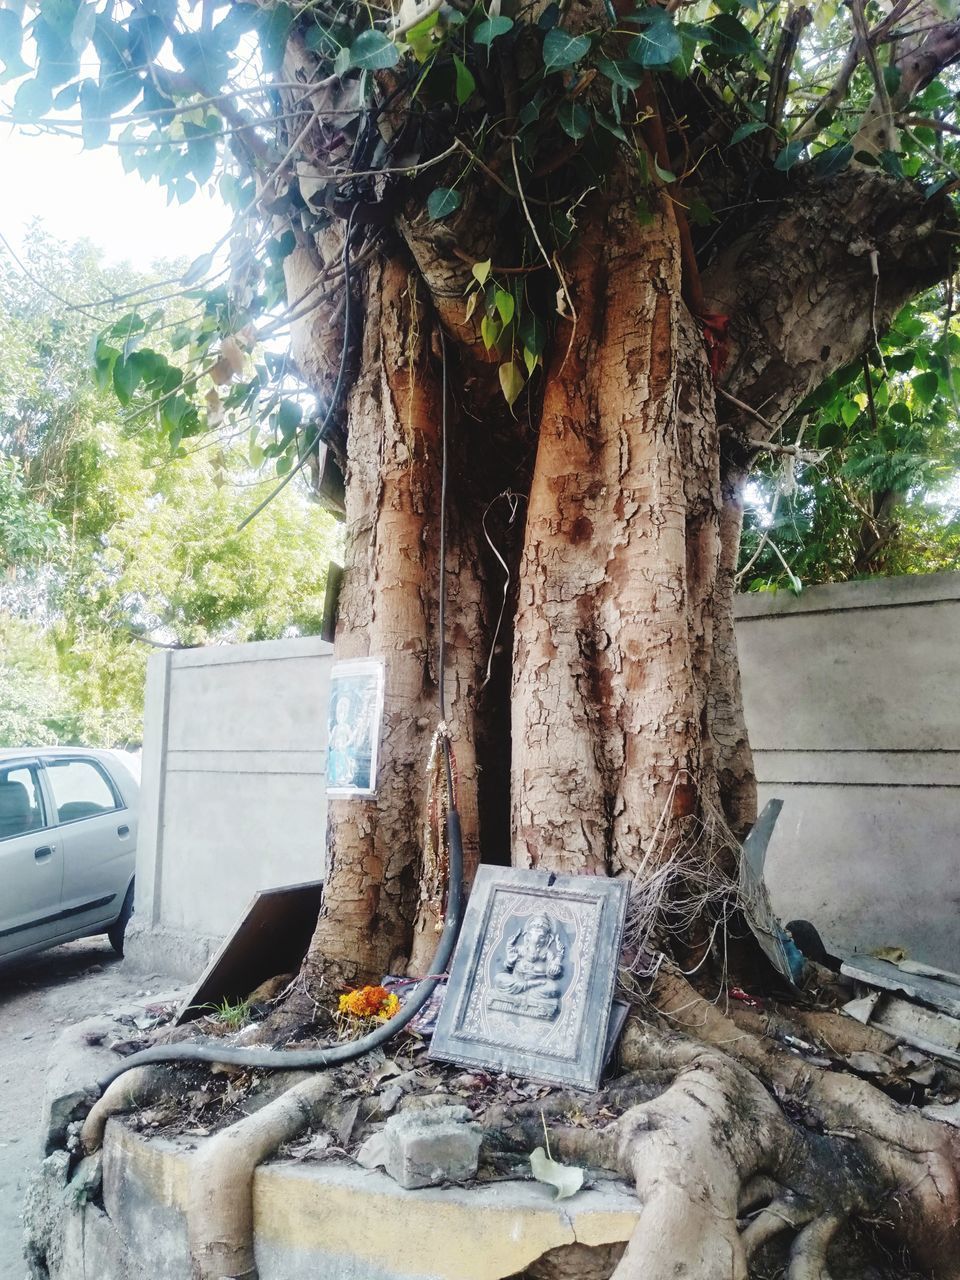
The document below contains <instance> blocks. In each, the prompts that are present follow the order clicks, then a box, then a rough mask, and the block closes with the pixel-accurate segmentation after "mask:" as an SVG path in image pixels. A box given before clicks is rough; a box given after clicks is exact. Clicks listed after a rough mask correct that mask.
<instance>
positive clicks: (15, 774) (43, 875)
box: [0, 759, 63, 956]
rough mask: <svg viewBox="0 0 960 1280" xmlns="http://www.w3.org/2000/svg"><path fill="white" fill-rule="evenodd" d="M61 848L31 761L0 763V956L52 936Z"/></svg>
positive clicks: (55, 924)
mask: <svg viewBox="0 0 960 1280" xmlns="http://www.w3.org/2000/svg"><path fill="white" fill-rule="evenodd" d="M62 883H63V851H62V848H61V845H60V841H59V839H58V837H57V832H56V829H55V827H54V824H53V818H52V815H51V813H50V811H49V803H48V802H47V800H46V797H45V795H44V791H43V787H42V786H41V783H40V765H39V762H38V761H36V760H29V759H28V760H18V761H15V762H10V761H5V762H4V763H3V764H0V956H4V955H12V954H14V953H15V952H17V951H25V950H29V949H30V948H32V947H35V946H38V945H42V944H43V943H45V942H46V941H47V940H48V939H49V938H51V937H55V936H56V933H57V930H58V928H59V927H60V926H59V923H58V920H59V913H60V892H61V889H62Z"/></svg>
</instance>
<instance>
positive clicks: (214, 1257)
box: [187, 1072, 332, 1280]
mask: <svg viewBox="0 0 960 1280" xmlns="http://www.w3.org/2000/svg"><path fill="white" fill-rule="evenodd" d="M331 1088H332V1082H331V1079H330V1076H329V1073H326V1072H318V1073H317V1074H315V1075H312V1076H309V1077H308V1078H307V1079H306V1080H302V1081H301V1082H300V1083H299V1084H296V1085H294V1086H293V1088H291V1089H288V1090H287V1091H286V1093H282V1094H281V1095H280V1097H279V1098H276V1099H275V1100H274V1101H273V1102H271V1103H269V1104H268V1105H267V1106H265V1107H263V1108H262V1109H261V1110H260V1111H255V1112H254V1113H253V1115H250V1116H245V1117H244V1119H243V1120H240V1121H238V1122H237V1123H236V1124H233V1125H231V1126H230V1128H229V1129H224V1130H222V1132H220V1133H218V1134H217V1135H216V1137H214V1138H211V1139H210V1141H209V1142H207V1143H206V1144H205V1145H204V1146H203V1147H202V1148H201V1149H200V1151H199V1152H198V1153H197V1155H196V1156H195V1157H194V1160H193V1163H192V1165H191V1170H190V1202H189V1209H188V1211H187V1234H188V1238H189V1242H190V1257H191V1260H192V1265H193V1274H194V1276H195V1277H196V1280H224V1278H225V1277H232V1278H233V1280H256V1275H257V1265H256V1259H255V1257H254V1250H253V1176H254V1173H255V1172H256V1169H257V1166H258V1165H259V1164H262V1162H263V1161H264V1160H266V1159H268V1158H269V1157H270V1156H272V1155H275V1154H276V1152H277V1150H278V1148H279V1147H280V1146H281V1145H282V1144H283V1143H284V1142H289V1141H291V1139H293V1138H295V1137H297V1135H298V1134H300V1133H302V1132H303V1131H304V1129H306V1128H307V1126H308V1125H309V1124H310V1123H311V1121H312V1120H313V1119H314V1118H315V1116H316V1112H317V1107H318V1104H319V1103H320V1102H321V1101H322V1100H323V1099H324V1098H325V1097H326V1096H327V1094H328V1093H329V1092H330V1090H331Z"/></svg>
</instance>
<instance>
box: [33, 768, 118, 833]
mask: <svg viewBox="0 0 960 1280" xmlns="http://www.w3.org/2000/svg"><path fill="white" fill-rule="evenodd" d="M46 770H47V777H48V778H49V779H50V786H51V787H52V789H53V798H54V800H55V801H56V802H57V812H58V813H59V815H60V821H61V822H76V821H77V820H78V819H79V818H93V817H95V816H96V815H97V814H98V813H109V812H110V811H111V810H112V809H116V808H117V797H116V795H115V794H114V790H113V787H112V786H111V784H110V783H109V782H108V781H107V777H106V774H104V772H103V770H102V769H101V768H100V766H99V765H96V764H94V762H93V761H92V760H47V761H46Z"/></svg>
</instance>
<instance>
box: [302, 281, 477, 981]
mask: <svg viewBox="0 0 960 1280" xmlns="http://www.w3.org/2000/svg"><path fill="white" fill-rule="evenodd" d="M430 334H431V325H430V320H429V312H428V310H427V309H426V308H425V307H424V306H423V305H422V302H421V300H420V296H419V285H418V279H417V276H416V274H414V273H413V272H411V270H410V268H409V266H408V264H407V263H406V262H405V261H404V259H403V258H402V257H400V256H397V257H394V258H390V259H389V260H387V261H385V262H384V263H383V265H382V266H380V267H377V268H374V269H373V270H371V271H370V273H369V277H368V283H367V288H366V315H365V325H364V341H363V355H362V367H361V372H360V376H359V377H358V379H357V382H356V384H355V386H354V388H353V391H352V393H351V396H350V402H349V415H348V416H349V433H348V441H349V459H348V468H347V477H346V479H347V486H346V493H347V501H346V505H347V561H346V565H345V577H344V584H343V588H342V592H341V597H340V616H339V623H338V628H337V637H336V645H335V655H334V656H335V659H336V660H341V659H350V658H361V657H374V658H382V659H383V660H384V664H385V669H386V680H385V698H384V717H383V735H382V740H381V754H380V766H379V777H378V788H377V794H376V796H375V798H373V799H370V800H363V799H335V798H331V800H330V816H329V843H328V850H327V872H326V886H325V891H324V905H323V910H322V912H321V917H320V921H319V923H318V925H317V930H316V934H315V937H314V940H313V944H312V946H311V949H310V956H309V957H308V962H307V970H306V973H307V977H308V981H309V983H310V985H311V986H313V987H315V988H317V987H318V986H319V983H320V980H321V978H322V977H323V976H324V975H328V976H331V977H336V978H337V979H339V980H344V979H346V980H355V979H357V978H360V977H364V978H370V977H379V975H380V974H382V973H386V972H390V971H397V970H398V969H399V970H402V969H403V968H404V966H405V965H406V963H407V961H408V960H409V958H410V954H411V946H412V940H413V934H414V928H415V924H417V923H419V925H420V929H419V932H421V933H423V932H428V931H429V930H430V929H431V924H430V922H429V921H428V919H427V917H431V919H432V920H434V921H435V920H436V915H437V913H436V910H435V909H434V910H431V904H429V903H425V904H424V912H423V913H422V914H423V918H422V919H421V920H420V921H419V922H418V921H417V916H418V913H419V911H420V906H421V902H420V874H419V873H420V850H421V848H422V847H423V823H424V821H425V813H424V800H425V789H426V773H427V761H428V756H429V751H430V743H431V740H432V736H433V734H434V731H435V730H436V728H437V726H438V724H439V722H440V719H441V712H440V709H439V706H438V701H437V669H436V632H437V609H438V603H437V601H438V594H437V593H438V583H439V557H438V512H439V507H440V463H441V455H440V430H441V393H440V384H439V381H438V377H437V371H436V368H435V362H434V360H433V358H432V355H431V352H430V346H429V338H430ZM450 513H451V521H450V524H451V528H450V539H449V548H448V571H449V572H448V597H449V600H448V606H449V610H450V618H451V627H450V638H451V641H452V643H451V644H450V647H449V649H448V670H447V682H448V688H449V693H448V701H449V707H448V717H449V724H450V729H451V732H452V734H453V738H454V741H455V750H456V757H457V766H458V777H459V784H460V785H459V796H458V799H459V808H460V815H461V820H462V824H463V832H464V846H465V853H466V859H467V864H468V869H469V868H472V867H473V866H474V865H475V864H476V861H477V857H478V819H477V770H476V758H475V735H476V717H475V713H476V698H477V691H478V687H479V684H480V681H481V679H482V675H481V672H482V668H483V663H484V661H485V659H486V650H485V640H486V627H485V622H484V614H483V607H482V600H481V586H480V576H479V572H478V557H477V553H476V547H475V543H474V541H473V531H471V530H462V529H461V527H460V525H461V521H460V520H459V519H458V516H457V509H456V505H455V504H454V503H451V504H450ZM427 942H428V944H429V937H428V939H427ZM431 950H432V946H430V945H428V946H427V951H428V953H429V951H431Z"/></svg>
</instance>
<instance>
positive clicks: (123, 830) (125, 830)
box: [117, 824, 130, 840]
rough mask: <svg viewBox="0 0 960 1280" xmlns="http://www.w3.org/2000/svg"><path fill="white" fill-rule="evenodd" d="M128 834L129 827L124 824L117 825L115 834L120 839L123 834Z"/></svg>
mask: <svg viewBox="0 0 960 1280" xmlns="http://www.w3.org/2000/svg"><path fill="white" fill-rule="evenodd" d="M129 834H130V828H129V827H128V826H127V825H126V824H124V825H123V826H122V827H117V835H118V836H119V837H120V839H121V840H122V839H123V837H124V836H128V835H129Z"/></svg>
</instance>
